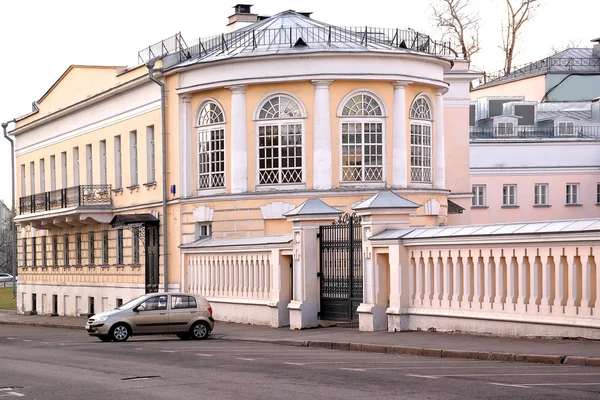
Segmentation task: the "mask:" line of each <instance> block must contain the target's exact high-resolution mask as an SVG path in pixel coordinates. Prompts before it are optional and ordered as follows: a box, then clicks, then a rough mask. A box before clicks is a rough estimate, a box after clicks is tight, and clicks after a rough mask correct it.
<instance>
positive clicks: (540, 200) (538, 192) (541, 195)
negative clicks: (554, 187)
mask: <svg viewBox="0 0 600 400" xmlns="http://www.w3.org/2000/svg"><path fill="white" fill-rule="evenodd" d="M533 200H534V204H535V205H536V206H547V205H548V184H547V183H536V184H535V188H534V193H533Z"/></svg>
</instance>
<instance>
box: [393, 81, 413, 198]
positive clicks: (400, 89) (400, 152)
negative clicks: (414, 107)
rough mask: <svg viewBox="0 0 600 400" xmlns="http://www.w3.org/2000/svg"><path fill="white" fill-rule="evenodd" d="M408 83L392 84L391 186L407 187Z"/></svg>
mask: <svg viewBox="0 0 600 400" xmlns="http://www.w3.org/2000/svg"><path fill="white" fill-rule="evenodd" d="M409 83H410V82H395V83H394V119H393V128H392V129H393V133H392V186H393V187H400V188H405V187H407V186H408V172H407V171H408V154H407V153H408V151H407V143H408V139H407V136H406V90H405V87H406V86H407V85H408V84H409Z"/></svg>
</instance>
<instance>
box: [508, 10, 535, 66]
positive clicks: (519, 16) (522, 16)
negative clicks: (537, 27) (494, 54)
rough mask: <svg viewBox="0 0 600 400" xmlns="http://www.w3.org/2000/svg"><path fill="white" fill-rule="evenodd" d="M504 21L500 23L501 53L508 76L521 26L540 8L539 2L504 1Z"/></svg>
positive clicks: (515, 53) (516, 52)
mask: <svg viewBox="0 0 600 400" xmlns="http://www.w3.org/2000/svg"><path fill="white" fill-rule="evenodd" d="M505 1H506V21H504V22H503V23H502V46H500V49H502V52H503V53H504V73H505V74H510V72H511V69H512V65H513V60H514V59H515V57H516V55H517V54H518V51H515V47H516V44H517V41H518V40H519V36H520V33H521V29H522V28H523V25H525V23H526V22H527V21H531V19H532V18H533V17H534V16H535V12H536V11H537V9H538V8H539V6H540V0H505Z"/></svg>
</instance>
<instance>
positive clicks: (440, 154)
mask: <svg viewBox="0 0 600 400" xmlns="http://www.w3.org/2000/svg"><path fill="white" fill-rule="evenodd" d="M434 182H435V187H436V188H438V189H445V187H446V152H445V148H444V97H443V93H442V92H437V93H436V96H435V177H434Z"/></svg>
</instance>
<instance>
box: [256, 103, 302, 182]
mask: <svg viewBox="0 0 600 400" xmlns="http://www.w3.org/2000/svg"><path fill="white" fill-rule="evenodd" d="M303 117H304V116H303V115H302V108H301V107H300V104H298V102H297V101H296V100H295V99H293V98H292V97H290V96H286V95H283V94H282V95H276V96H272V97H270V98H269V99H268V100H266V101H265V102H264V103H263V105H262V106H261V108H260V111H259V113H258V121H257V123H256V124H257V128H258V183H259V184H260V185H273V184H290V183H292V184H293V183H302V182H303V180H304V173H303V131H304V129H303V128H304V122H303V121H302V118H303Z"/></svg>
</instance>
